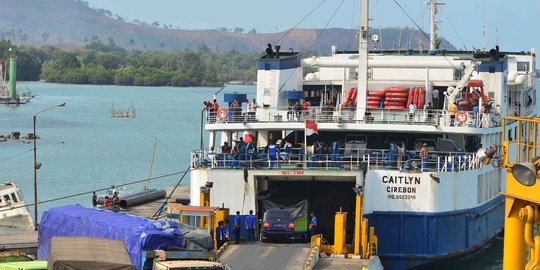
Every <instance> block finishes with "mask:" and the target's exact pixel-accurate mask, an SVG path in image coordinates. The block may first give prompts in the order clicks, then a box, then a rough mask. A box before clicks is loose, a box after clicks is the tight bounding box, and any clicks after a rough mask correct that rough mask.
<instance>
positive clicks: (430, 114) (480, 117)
mask: <svg viewBox="0 0 540 270" xmlns="http://www.w3.org/2000/svg"><path fill="white" fill-rule="evenodd" d="M458 112H460V113H465V114H466V116H467V117H466V118H465V119H466V120H465V121H464V122H462V123H459V122H458V121H455V120H453V119H452V117H451V115H450V112H448V111H447V110H434V109H429V110H423V109H420V110H416V111H415V112H414V113H410V111H409V109H397V110H396V109H365V114H364V115H363V116H362V117H360V118H358V117H357V116H356V109H353V108H341V109H339V108H337V109H336V108H334V107H320V106H310V107H307V108H306V109H301V110H295V109H291V108H288V107H277V108H257V109H256V111H248V110H246V109H237V110H233V109H229V110H228V114H227V115H226V117H223V116H221V117H222V119H220V117H219V116H218V115H216V113H214V112H213V111H206V117H205V119H206V123H207V124H227V123H303V122H305V121H306V120H309V121H314V122H318V123H337V124H342V123H364V124H401V125H403V124H405V125H429V126H444V127H453V126H455V127H493V126H500V124H501V121H500V117H498V116H497V114H495V112H489V113H479V112H475V111H458ZM461 119H464V118H461Z"/></svg>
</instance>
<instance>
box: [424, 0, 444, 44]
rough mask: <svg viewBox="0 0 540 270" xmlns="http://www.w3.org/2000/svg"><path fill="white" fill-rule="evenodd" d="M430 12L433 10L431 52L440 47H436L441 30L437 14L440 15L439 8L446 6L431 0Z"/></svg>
mask: <svg viewBox="0 0 540 270" xmlns="http://www.w3.org/2000/svg"><path fill="white" fill-rule="evenodd" d="M428 4H429V5H430V10H431V17H430V20H429V22H430V25H429V26H430V27H429V28H430V37H429V39H430V41H429V50H430V51H432V50H436V49H438V48H436V47H438V45H437V46H436V44H435V43H436V42H437V40H438V37H437V30H439V22H440V21H438V20H437V13H439V6H442V5H444V3H439V2H438V0H429V3H428Z"/></svg>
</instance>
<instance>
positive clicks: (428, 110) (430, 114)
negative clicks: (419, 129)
mask: <svg viewBox="0 0 540 270" xmlns="http://www.w3.org/2000/svg"><path fill="white" fill-rule="evenodd" d="M426 113H427V119H426V120H427V122H428V123H430V122H431V118H433V106H431V102H428V104H427V106H426Z"/></svg>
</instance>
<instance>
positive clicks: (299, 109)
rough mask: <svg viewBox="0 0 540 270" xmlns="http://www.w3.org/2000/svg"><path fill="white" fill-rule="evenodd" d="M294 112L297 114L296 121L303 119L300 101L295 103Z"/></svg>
mask: <svg viewBox="0 0 540 270" xmlns="http://www.w3.org/2000/svg"><path fill="white" fill-rule="evenodd" d="M294 112H295V114H296V121H301V120H302V118H301V114H302V104H300V101H297V102H296V103H295V104H294Z"/></svg>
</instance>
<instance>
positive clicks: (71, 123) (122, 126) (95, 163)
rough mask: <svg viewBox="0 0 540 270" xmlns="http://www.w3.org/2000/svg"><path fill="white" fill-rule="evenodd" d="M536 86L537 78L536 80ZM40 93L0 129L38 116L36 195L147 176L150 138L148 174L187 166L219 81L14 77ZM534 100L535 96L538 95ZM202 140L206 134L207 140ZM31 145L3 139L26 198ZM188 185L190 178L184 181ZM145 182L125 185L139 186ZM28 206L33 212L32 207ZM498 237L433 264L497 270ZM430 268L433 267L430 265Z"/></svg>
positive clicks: (2, 113)
mask: <svg viewBox="0 0 540 270" xmlns="http://www.w3.org/2000/svg"><path fill="white" fill-rule="evenodd" d="M537 86H538V84H537ZM18 87H19V88H28V89H29V90H31V91H32V92H33V94H37V95H38V96H37V97H36V98H34V99H33V100H32V102H31V103H29V104H26V105H21V106H20V107H5V106H3V105H0V134H9V133H11V132H13V131H19V132H21V134H22V135H25V134H27V133H32V116H33V115H34V114H35V113H37V112H39V111H41V110H43V109H46V108H49V107H51V106H54V105H56V104H59V103H62V102H66V103H67V105H66V106H65V107H63V108H54V109H52V110H50V111H47V112H44V113H43V114H39V115H38V116H37V128H36V130H37V134H38V135H39V136H40V137H41V138H42V139H40V140H38V146H37V160H38V162H40V163H42V164H43V165H42V167H41V168H40V169H39V170H38V187H39V196H38V198H39V201H44V200H50V199H54V198H60V197H63V196H67V195H72V194H77V193H83V192H88V191H91V190H94V189H101V188H106V187H108V186H110V185H111V184H117V185H118V184H122V183H128V182H133V181H137V180H144V179H146V178H148V173H149V168H150V162H151V160H152V150H153V147H154V141H155V139H156V138H157V140H158V144H157V148H156V156H155V160H154V165H153V170H152V176H160V175H166V174H171V173H176V172H181V171H183V170H185V169H186V168H187V167H188V166H189V159H190V151H191V150H193V149H195V148H198V147H199V138H200V113H201V109H202V102H203V100H209V99H212V97H213V94H214V93H215V92H216V91H217V90H218V89H217V88H174V87H122V86H88V85H63V84H48V83H38V82H32V83H18ZM233 91H238V92H239V93H248V97H249V98H250V99H251V98H253V94H254V93H255V88H254V87H245V86H230V87H227V88H226V89H225V90H223V92H222V93H220V95H219V97H218V98H219V100H223V98H222V97H223V96H222V94H223V93H232V92H233ZM537 100H540V99H538V98H537ZM113 103H114V105H115V109H127V108H128V107H129V105H130V104H131V103H133V105H134V106H135V108H136V110H137V117H136V118H112V117H111V115H110V110H111V105H112V104H113ZM205 140H206V139H205ZM32 168H33V155H32V144H25V143H22V142H20V141H8V142H4V143H0V182H4V181H13V182H15V183H17V184H18V185H19V186H20V187H21V189H22V191H23V194H24V196H25V199H26V201H27V203H31V202H33V170H32ZM180 177H181V175H175V176H171V177H165V178H162V179H160V180H156V181H152V182H150V188H163V187H167V186H172V185H174V184H176V182H178V180H179V179H180ZM183 183H184V184H189V174H188V177H186V179H185V180H184V182H183ZM145 184H146V182H144V183H141V184H137V185H134V186H130V187H129V189H131V190H139V189H140V188H142V187H143V186H144V185H145ZM72 203H80V204H83V205H86V206H90V196H89V195H85V196H79V197H74V198H69V199H65V200H59V201H54V202H49V203H46V204H41V205H40V206H39V213H40V214H41V213H42V212H43V211H45V210H47V209H48V208H50V207H55V206H59V205H65V204H72ZM31 212H32V211H31ZM502 246H503V245H502V240H500V239H499V240H496V241H495V242H493V243H491V244H490V245H489V246H487V247H485V248H484V249H483V250H481V251H479V252H478V253H475V254H472V255H469V256H467V257H462V258H459V259H452V260H449V261H447V262H444V263H441V264H439V265H437V266H432V267H431V269H456V268H458V267H459V268H460V269H462V270H467V269H471V270H472V269H501V268H502V266H501V265H502ZM433 267H435V268H433Z"/></svg>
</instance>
